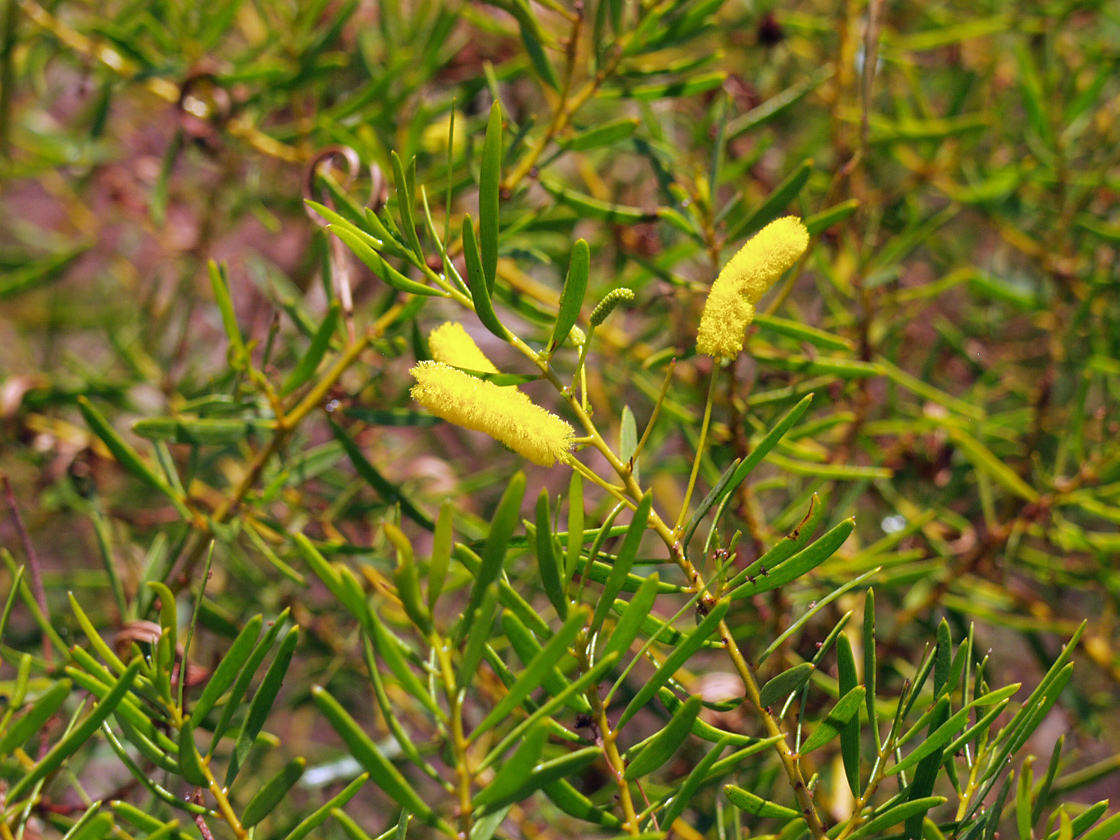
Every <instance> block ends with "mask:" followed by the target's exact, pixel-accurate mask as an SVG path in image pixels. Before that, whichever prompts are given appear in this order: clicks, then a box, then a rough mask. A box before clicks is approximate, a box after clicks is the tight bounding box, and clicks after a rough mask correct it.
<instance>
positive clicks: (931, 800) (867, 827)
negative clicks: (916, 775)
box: [848, 796, 945, 840]
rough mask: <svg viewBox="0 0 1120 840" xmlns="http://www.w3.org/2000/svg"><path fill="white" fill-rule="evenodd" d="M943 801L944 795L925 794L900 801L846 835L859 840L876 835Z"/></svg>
mask: <svg viewBox="0 0 1120 840" xmlns="http://www.w3.org/2000/svg"><path fill="white" fill-rule="evenodd" d="M944 802H945V797H944V796H927V797H925V798H923V799H914V800H911V801H909V802H900V803H899V804H897V805H894V806H892V807H890V808H887V809H886V810H885V811H883V812H882V813H881V814H877V815H876V816H874V817H872V818H871V819H870V820H868V821H867V822H865V823H864V824H863V825H861V826H860V827H859V828H857V829H856V830H855V831H853V832H852V833H851V834H850V835H848V836H849V837H850V838H851V840H861V838H863V837H868V836H873V835H876V834H877V833H878V832H881V831H882V830H883V829H885V828H890V827H891V826H892V825H898V824H899V823H900V822H904V821H905V820H907V819H909V818H911V817H914V816H917V817H920V816H921V815H923V814H925V812H926V811H928V810H929V809H930V808H936V807H937V806H938V805H941V804H942V803H944Z"/></svg>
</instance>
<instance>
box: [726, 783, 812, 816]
mask: <svg viewBox="0 0 1120 840" xmlns="http://www.w3.org/2000/svg"><path fill="white" fill-rule="evenodd" d="M723 792H724V794H726V795H727V798H728V799H729V800H731V804H732V805H734V806H735V807H736V808H738V809H740V810H741V811H746V812H747V813H748V814H753V815H754V816H756V817H767V818H770V819H776V820H783V821H788V820H794V819H800V818H801V814H800V813H798V812H797V811H795V810H794V809H793V808H786V807H785V806H784V805H779V804H778V803H776V802H771V801H770V800H768V799H763V798H762V797H761V796H756V795H755V794H753V793H751V792H750V791H749V790H744V789H743V788H741V787H738V786H737V785H724V786H723Z"/></svg>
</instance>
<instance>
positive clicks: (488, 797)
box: [473, 724, 548, 808]
mask: <svg viewBox="0 0 1120 840" xmlns="http://www.w3.org/2000/svg"><path fill="white" fill-rule="evenodd" d="M547 740H548V728H547V727H546V726H544V725H543V724H537V725H536V726H533V727H531V728H530V729H529V731H528V732H526V733H525V737H524V738H523V739H522V740H521V743H520V744H519V745H518V747H517V749H516V750H515V751H514V753H513V755H512V756H510V757H509V760H508V761H506V762H505V763H504V764H503V765H502V766H501V767H499V768H498V772H497V773H495V774H494V778H493V779H491V780H490V783H489V784H488V785H486V787H484V788H483V789H482V790H481V791H479V792H478V793H477V794H476V795H475V797H474V802H473V804H474V806H475V807H476V808H481V807H483V806H485V805H490V804H493V803H495V802H499V801H502V800H505V799H506V798H507V797H509V796H510V795H511V794H514V793H516V792H517V791H518V789H520V788H521V786H522V785H523V784H524V782H525V777H526V776H527V775H528V774H529V773H530V771H531V770H532V769H533V766H534V765H535V764H536V763H537V759H539V758H540V756H541V750H542V749H544V745H545V742H546V741H547Z"/></svg>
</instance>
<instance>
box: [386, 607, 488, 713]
mask: <svg viewBox="0 0 1120 840" xmlns="http://www.w3.org/2000/svg"><path fill="white" fill-rule="evenodd" d="M483 603H485V601H484V602H483ZM368 615H369V630H368V631H367V632H368V633H369V637H370V643H371V644H372V645H373V648H374V651H375V652H376V653H377V654H378V655H379V656H380V657H381V658H382V660H384V662H385V664H386V666H387V667H388V668H389V670H390V671H391V672H392V674H393V676H395V677H396V678H397V680H398V681H399V682H400V684H401V687H402V688H403V689H404V690H405V692H406V693H407V694H408V696H409V697H411V698H412V699H414V700H418V701H419V702H421V703H423V704H424V706H425V707H426V708H427V709H428V711H429V712H431V713H432V714H433V715H434V716H435V717H436V719H437V720H442V719H443V711H442V710H441V709H440V707H439V704H438V703H436V701H435V700H433V699H432V697H431V694H430V693H429V692H428V690H427V689H426V688H425V687H424V684H423V683H422V682H421V681H420V678H419V677H418V676H416V673H415V672H414V671H413V670H412V668H411V667H409V664H408V661H407V660H406V659H405V653H404V650H405V644H404V642H402V641H401V640H400V639H398V638H397V636H396V634H394V633H393V632H392V631H391V630H390V629H389V628H388V627H386V626H385V623H384V622H383V621H382V620H381V617H380V616H379V615H378V614H377V611H376V610H369V611H368ZM492 620H493V618H491V621H492ZM476 661H477V660H476Z"/></svg>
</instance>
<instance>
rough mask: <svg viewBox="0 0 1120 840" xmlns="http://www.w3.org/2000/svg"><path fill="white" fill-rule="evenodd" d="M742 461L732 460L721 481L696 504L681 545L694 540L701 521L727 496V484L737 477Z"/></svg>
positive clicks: (720, 478)
mask: <svg viewBox="0 0 1120 840" xmlns="http://www.w3.org/2000/svg"><path fill="white" fill-rule="evenodd" d="M740 463H741V459H739V458H736V459H735V460H734V461H732V462H731V463H730V464H729V465H728V467H727V469H725V470H724V471H723V475H721V476H720V477H719V481H717V482H716V483H715V485H714V486H713V487H712V489H711V490H709V491H708V493H707V495H706V496H704V498H703V500H702V501H701V502H700V504H699V505H697V506H696V510H694V511H693V512H692V516H690V517H689V519H688V524H686V525H685V528H684V536H682V537H681V545H683V546H687V545H688V544H689V543H690V542H691V541H692V535H693V534H694V533H696V529H697V528H699V527H700V523H701V522H702V521H703V520H704V517H705V516H707V515H708V511H709V510H711V509H712V506H713V505H714V504H715V503H716V502H717V501H719V500H720V499H723V498H725V497H726V495H727V494H726V492H725V491H726V489H727V485H728V484H730V483H731V480H732V479H733V478H734V477H735V471H736V470H737V469H738V468H739V464H740Z"/></svg>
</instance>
